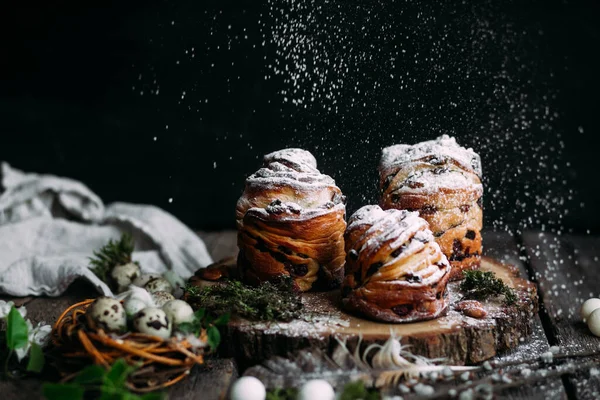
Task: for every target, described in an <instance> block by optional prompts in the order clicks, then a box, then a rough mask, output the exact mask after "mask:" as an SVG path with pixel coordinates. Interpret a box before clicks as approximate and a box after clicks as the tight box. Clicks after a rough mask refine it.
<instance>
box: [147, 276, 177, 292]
mask: <svg viewBox="0 0 600 400" xmlns="http://www.w3.org/2000/svg"><path fill="white" fill-rule="evenodd" d="M144 288H145V289H146V290H147V291H149V292H150V293H154V292H169V293H172V292H173V287H172V286H171V284H170V283H169V281H168V280H166V279H165V278H160V277H159V278H153V279H150V280H149V281H148V283H146V285H145V286H144Z"/></svg>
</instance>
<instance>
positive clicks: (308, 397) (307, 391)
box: [296, 379, 335, 400]
mask: <svg viewBox="0 0 600 400" xmlns="http://www.w3.org/2000/svg"><path fill="white" fill-rule="evenodd" d="M296 399H297V400H335V391H334V390H333V388H332V387H331V385H330V384H329V382H327V381H326V380H323V379H313V380H311V381H308V382H306V383H305V384H304V385H302V387H301V388H300V390H299V391H298V397H297V398H296Z"/></svg>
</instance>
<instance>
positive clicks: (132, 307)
mask: <svg viewBox="0 0 600 400" xmlns="http://www.w3.org/2000/svg"><path fill="white" fill-rule="evenodd" d="M123 307H125V312H126V313H127V315H135V314H137V313H138V312H140V311H142V310H143V309H144V308H146V307H148V305H147V304H146V303H145V302H144V301H142V300H140V299H138V298H136V297H131V298H129V299H127V300H125V302H124V303H123Z"/></svg>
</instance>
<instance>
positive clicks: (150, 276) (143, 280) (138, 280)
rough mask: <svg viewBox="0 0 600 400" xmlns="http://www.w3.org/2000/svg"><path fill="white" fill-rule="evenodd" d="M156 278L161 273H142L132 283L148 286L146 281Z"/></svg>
mask: <svg viewBox="0 0 600 400" xmlns="http://www.w3.org/2000/svg"><path fill="white" fill-rule="evenodd" d="M156 278H160V275H159V274H141V275H140V276H138V277H137V278H136V279H134V280H133V282H132V283H133V284H134V285H135V286H139V287H141V288H143V287H144V286H146V283H148V282H149V281H150V280H151V279H156Z"/></svg>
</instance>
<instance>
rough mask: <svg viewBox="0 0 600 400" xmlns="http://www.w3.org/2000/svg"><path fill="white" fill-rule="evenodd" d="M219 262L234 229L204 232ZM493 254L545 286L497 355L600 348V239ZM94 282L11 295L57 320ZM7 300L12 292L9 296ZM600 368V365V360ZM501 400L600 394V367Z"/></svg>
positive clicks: (503, 239)
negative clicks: (595, 306)
mask: <svg viewBox="0 0 600 400" xmlns="http://www.w3.org/2000/svg"><path fill="white" fill-rule="evenodd" d="M199 235H200V236H201V237H202V238H203V239H204V240H205V243H206V245H207V247H208V249H209V251H210V253H211V255H212V256H213V258H214V259H215V260H218V259H220V258H224V257H227V256H231V255H234V254H235V253H236V252H237V247H236V234H235V232H233V231H223V232H210V233H209V232H200V233H199ZM483 237H484V241H485V253H486V254H487V255H488V256H490V257H493V258H496V259H498V260H500V261H504V262H507V263H510V264H513V265H517V266H518V267H519V268H520V269H521V272H522V274H523V275H524V276H529V277H530V279H533V280H534V281H535V282H536V283H537V284H538V288H539V297H540V312H539V315H537V316H536V317H535V321H534V332H533V335H532V336H531V337H530V338H529V339H528V340H527V341H526V342H525V343H523V345H521V346H519V347H518V348H517V349H515V350H513V351H511V352H509V353H505V354H501V355H499V356H497V357H496V360H499V361H511V360H513V361H514V360H516V361H518V360H531V359H533V358H535V357H539V356H540V355H541V354H542V353H544V352H546V351H548V349H549V347H550V346H559V347H560V349H561V351H570V352H582V351H598V350H600V338H595V337H593V336H591V334H590V333H589V332H588V330H587V327H586V326H585V325H584V324H583V323H582V322H581V321H580V317H579V307H580V305H581V303H582V302H583V301H585V300H586V299H587V298H589V297H592V296H599V295H600V287H599V283H600V279H599V278H600V262H599V257H600V237H583V236H568V235H566V236H560V237H559V236H555V235H552V234H547V233H539V232H525V233H524V234H523V235H521V236H519V237H513V236H511V235H509V234H507V233H504V232H485V233H484V236H483ZM90 290H93V289H92V288H90V287H89V286H88V285H87V284H85V283H83V282H76V283H75V284H73V285H72V286H71V287H70V288H69V290H68V291H67V292H66V293H65V294H64V295H63V296H61V297H58V298H32V297H28V298H18V299H11V300H13V301H15V302H16V303H17V305H21V304H26V305H27V310H28V317H29V318H30V319H31V320H32V321H33V322H37V321H46V322H47V323H54V322H55V320H56V318H57V317H58V315H59V314H60V312H61V311H62V310H63V309H64V308H66V307H67V306H68V305H70V304H72V303H74V302H76V301H79V300H82V299H84V298H87V297H89V294H90ZM5 299H6V298H5ZM599 368H600V366H599ZM237 376H238V370H237V367H236V364H235V361H234V360H233V359H213V360H209V361H208V362H207V363H206V365H204V366H202V367H200V368H195V369H194V370H193V371H192V374H190V376H189V378H188V379H186V380H184V381H183V382H181V383H180V384H178V385H175V386H174V387H173V388H171V390H170V391H169V398H171V399H196V398H202V399H221V398H225V396H226V393H227V390H228V387H229V385H230V383H231V382H232V381H233V380H235V379H236V378H237ZM40 391H41V382H40V381H38V380H35V379H24V380H20V381H14V382H13V381H0V393H1V394H2V395H3V397H4V398H5V399H35V398H41V394H40ZM496 398H498V399H540V400H541V399H544V400H552V399H580V400H584V399H599V398H600V371H599V369H595V368H592V369H589V368H588V369H583V370H582V371H581V372H578V373H576V374H566V375H562V376H553V377H549V378H548V379H545V380H542V381H538V382H536V383H534V384H527V385H516V386H514V385H507V388H506V389H504V390H502V391H501V392H500V393H497V394H496Z"/></svg>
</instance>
